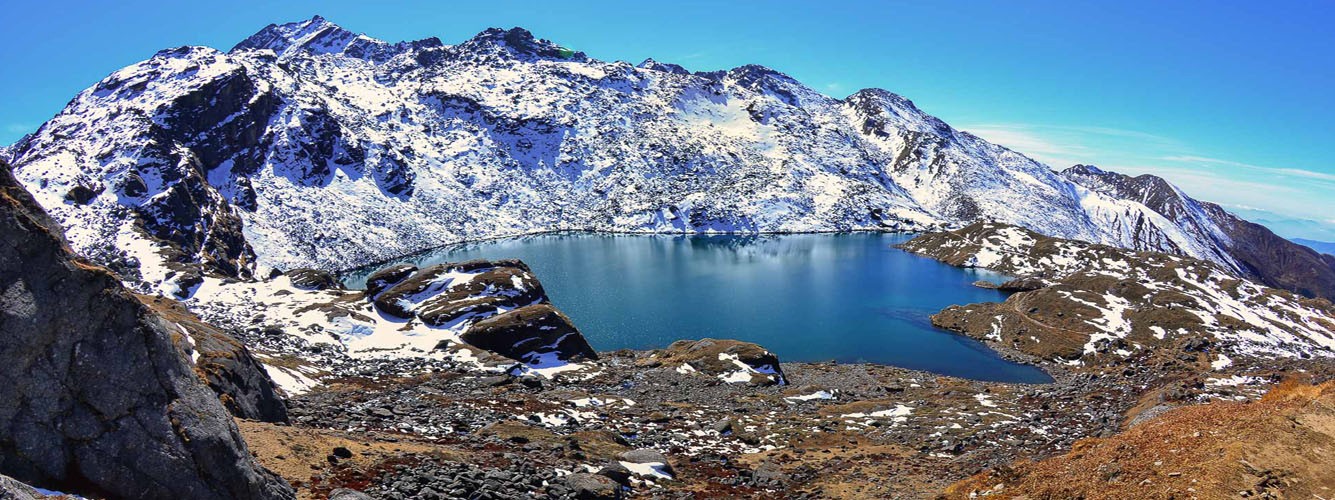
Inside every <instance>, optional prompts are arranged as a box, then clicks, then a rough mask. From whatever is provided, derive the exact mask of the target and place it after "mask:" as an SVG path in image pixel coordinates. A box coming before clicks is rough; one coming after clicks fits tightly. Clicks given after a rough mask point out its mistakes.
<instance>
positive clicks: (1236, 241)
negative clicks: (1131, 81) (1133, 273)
mask: <svg viewBox="0 0 1335 500" xmlns="http://www.w3.org/2000/svg"><path fill="white" fill-rule="evenodd" d="M1062 175H1063V176H1065V177H1066V178H1067V179H1070V180H1071V181H1073V182H1075V183H1077V184H1080V185H1081V186H1084V187H1086V188H1088V189H1091V190H1093V191H1097V192H1099V193H1103V194H1105V195H1108V196H1111V197H1114V198H1117V199H1120V200H1130V201H1133V202H1135V203H1136V204H1138V205H1140V206H1143V207H1145V208H1147V209H1149V211H1148V212H1146V211H1139V212H1137V211H1122V212H1115V211H1110V212H1107V213H1104V214H1103V215H1102V216H1103V217H1104V219H1105V220H1106V221H1107V222H1106V225H1107V227H1111V228H1119V229H1121V230H1122V231H1125V232H1127V233H1128V234H1130V235H1132V236H1133V237H1134V238H1135V239H1137V240H1160V241H1162V244H1163V245H1165V247H1163V248H1165V249H1167V251H1169V252H1171V253H1180V254H1186V255H1194V256H1197V257H1201V256H1200V255H1198V254H1197V253H1195V250H1193V249H1186V248H1181V247H1174V246H1173V245H1175V244H1176V242H1173V241H1171V240H1167V239H1164V237H1163V235H1161V234H1158V233H1157V232H1156V231H1157V229H1158V228H1159V227H1162V226H1163V225H1164V224H1163V221H1161V220H1160V219H1161V218H1163V219H1167V221H1168V222H1169V223H1171V224H1172V225H1173V226H1176V227H1177V228H1179V229H1180V230H1181V231H1182V234H1185V235H1187V236H1189V237H1190V242H1191V243H1193V244H1196V243H1207V245H1205V246H1204V249H1205V250H1206V251H1207V252H1210V253H1207V254H1206V256H1205V257H1204V258H1205V259H1206V260H1211V261H1214V262H1216V263H1220V264H1224V266H1225V269H1228V270H1230V271H1232V272H1233V273H1234V274H1238V275H1242V276H1246V277H1249V278H1252V279H1255V280H1257V281H1259V282H1261V283H1263V284H1266V285H1269V286H1272V287H1275V288H1282V289H1286V290H1291V291H1296V292H1298V293H1301V294H1303V295H1307V296H1309V297H1310V296H1315V297H1325V298H1328V299H1331V298H1335V257H1331V256H1323V255H1321V254H1320V253H1319V252H1316V251H1314V250H1312V249H1310V248H1306V247H1304V246H1303V245H1299V244H1295V243H1293V242H1291V241H1289V240H1286V239H1284V238H1282V237H1280V236H1278V235H1276V234H1275V233H1273V232H1271V231H1270V230H1269V229H1266V228H1265V227H1264V226H1261V225H1260V224H1254V223H1251V222H1248V221H1246V220H1243V219H1241V218H1239V217H1238V216H1236V215H1233V214H1231V213H1229V212H1228V211H1227V210H1224V208H1223V207H1221V206H1219V205H1216V204H1214V203H1209V202H1203V201H1199V200H1196V199H1194V198H1192V197H1190V196H1187V195H1186V193H1183V192H1182V190H1181V189H1178V188H1177V186H1174V185H1172V184H1170V183H1169V182H1168V181H1165V180H1164V179H1162V178H1160V177H1156V176H1153V175H1140V176H1136V177H1131V176H1127V175H1123V174H1119V173H1116V172H1107V171H1104V170H1101V169H1099V168H1098V167H1094V166H1090V165H1075V166H1072V167H1070V168H1068V169H1066V170H1063V171H1062ZM1091 213H1097V212H1094V211H1091Z"/></svg>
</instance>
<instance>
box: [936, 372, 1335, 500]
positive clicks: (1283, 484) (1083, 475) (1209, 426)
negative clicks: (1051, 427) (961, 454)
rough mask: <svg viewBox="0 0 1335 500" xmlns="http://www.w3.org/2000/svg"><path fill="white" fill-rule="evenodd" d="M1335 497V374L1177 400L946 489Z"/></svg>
mask: <svg viewBox="0 0 1335 500" xmlns="http://www.w3.org/2000/svg"><path fill="white" fill-rule="evenodd" d="M971 494H977V495H990V496H992V497H995V498H1029V499H1057V498H1083V499H1124V498H1207V499H1213V498H1237V497H1242V496H1250V497H1253V498H1335V381H1332V382H1326V383H1324V384H1320V385H1311V384H1304V383H1300V382H1297V381H1288V382H1285V383H1283V384H1281V385H1279V386H1277V387H1275V388H1274V389H1272V390H1271V391H1270V392H1269V393H1268V394H1266V396H1265V397H1264V398H1262V399H1261V400H1260V401H1257V402H1253V403H1238V402H1214V403H1210V404H1204V405H1196V406H1190V407H1184V408H1179V409H1176V410H1173V411H1170V412H1168V413H1165V414H1163V415H1160V416H1158V417H1155V418H1154V419H1151V420H1149V421H1147V422H1145V423H1143V424H1141V425H1138V426H1136V427H1134V428H1131V429H1130V430H1127V431H1126V432H1123V433H1121V434H1118V435H1116V436H1113V437H1110V438H1105V439H1097V438H1090V439H1084V440H1081V441H1078V442H1076V443H1075V445H1074V447H1073V448H1072V450H1071V451H1070V452H1069V453H1067V454H1066V455H1062V456H1058V457H1053V458H1050V459H1047V460H1042V461H1038V462H1025V463H1017V464H1014V465H1013V466H1011V467H1001V468H997V469H993V470H991V471H987V472H984V473H981V474H978V475H975V476H973V477H971V478H969V479H966V480H964V481H961V482H959V483H956V484H954V485H952V486H950V487H949V488H948V489H947V490H946V492H945V494H944V495H943V497H945V498H969V497H970V495H971Z"/></svg>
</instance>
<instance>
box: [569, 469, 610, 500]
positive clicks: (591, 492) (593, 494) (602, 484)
mask: <svg viewBox="0 0 1335 500" xmlns="http://www.w3.org/2000/svg"><path fill="white" fill-rule="evenodd" d="M566 486H568V487H570V489H571V490H574V493H575V498H577V499H580V500H612V499H616V498H621V487H620V485H618V484H617V483H616V481H613V480H612V478H609V477H607V476H600V475H597V474H587V473H583V472H576V473H574V474H571V475H569V476H566Z"/></svg>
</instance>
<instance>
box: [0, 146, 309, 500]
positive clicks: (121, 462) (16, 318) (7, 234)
mask: <svg viewBox="0 0 1335 500" xmlns="http://www.w3.org/2000/svg"><path fill="white" fill-rule="evenodd" d="M0 242H2V243H0V246H3V247H4V251H3V252H0V289H2V290H3V291H2V292H0V333H2V334H0V360H2V361H3V362H0V382H2V383H0V401H4V403H0V428H3V432H0V471H3V472H4V474H6V475H9V476H12V477H14V478H15V479H18V480H21V481H24V482H27V483H29V484H34V485H38V486H42V487H46V488H50V489H54V490H60V491H67V492H73V493H80V494H83V495H88V496H95V497H115V498H217V499H224V498H287V497H291V496H292V494H293V492H292V489H291V488H290V487H289V486H288V485H287V483H286V482H284V481H283V480H282V479H280V478H279V477H278V476H276V475H274V474H272V473H270V472H269V471H267V470H265V469H264V468H263V467H261V466H259V465H258V464H257V463H256V462H255V460H254V459H253V458H252V457H251V455H250V452H249V450H248V449H247V447H246V444H245V442H243V441H242V439H241V435H240V433H239V432H238V430H237V427H236V424H235V423H233V421H232V417H231V415H229V414H228V412H227V410H226V409H224V407H223V405H222V403H220V401H219V398H218V396H217V395H216V394H215V393H214V392H213V391H211V390H210V389H209V388H208V386H206V385H205V383H204V382H203V380H201V378H200V377H198V376H197V375H196V374H195V369H196V368H195V365H194V363H192V361H191V358H190V354H189V352H190V348H189V344H190V343H191V340H190V338H189V335H188V334H187V333H186V332H185V330H184V329H183V328H182V327H181V326H180V325H178V324H176V323H174V322H172V321H170V320H168V319H166V318H164V317H163V316H162V315H160V314H157V313H156V312H155V311H154V310H153V309H152V308H150V307H149V306H148V305H146V304H144V303H143V302H141V301H140V300H139V299H138V298H137V297H136V296H135V295H134V294H132V293H131V292H130V291H129V290H127V289H126V288H125V287H124V286H122V284H121V280H120V278H119V277H118V276H116V275H114V274H112V273H111V272H109V271H107V270H106V269H104V268H102V267H99V266H96V265H93V264H91V263H89V262H88V261H86V260H83V259H82V258H80V257H78V256H76V255H74V254H73V253H71V252H70V250H69V247H68V246H67V245H66V243H65V242H64V239H63V238H62V237H61V230H60V228H59V227H57V226H55V225H54V224H53V223H51V219H50V218H48V217H46V216H45V214H44V213H43V211H42V209H41V208H40V207H39V206H38V205H37V204H36V203H35V202H34V201H33V199H32V198H31V197H30V196H29V195H28V193H26V192H25V191H24V189H23V188H22V187H20V186H19V185H18V183H17V182H16V181H15V180H14V178H13V177H12V176H11V175H10V172H9V168H8V166H7V165H2V164H0Z"/></svg>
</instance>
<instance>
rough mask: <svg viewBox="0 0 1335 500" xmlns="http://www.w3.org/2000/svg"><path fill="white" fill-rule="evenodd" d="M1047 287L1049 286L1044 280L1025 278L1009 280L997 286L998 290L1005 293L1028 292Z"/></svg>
mask: <svg viewBox="0 0 1335 500" xmlns="http://www.w3.org/2000/svg"><path fill="white" fill-rule="evenodd" d="M1045 286H1048V283H1047V282H1046V281H1044V280H1043V279H1042V278H1033V277H1024V278H1015V279H1013V280H1008V281H1006V282H1003V283H1001V284H999V285H997V286H996V288H997V290H1001V291H1003V292H1028V291H1031V290H1038V289H1039V288H1043V287H1045Z"/></svg>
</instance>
